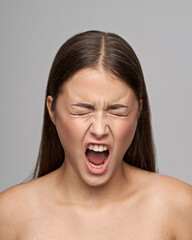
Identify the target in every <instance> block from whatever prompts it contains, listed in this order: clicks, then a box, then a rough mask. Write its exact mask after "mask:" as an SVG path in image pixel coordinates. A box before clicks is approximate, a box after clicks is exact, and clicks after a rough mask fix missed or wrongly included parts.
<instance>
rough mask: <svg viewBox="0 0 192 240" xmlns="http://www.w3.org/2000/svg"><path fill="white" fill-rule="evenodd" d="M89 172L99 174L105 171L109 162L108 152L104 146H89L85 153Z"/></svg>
mask: <svg viewBox="0 0 192 240" xmlns="http://www.w3.org/2000/svg"><path fill="white" fill-rule="evenodd" d="M85 156H86V163H87V167H88V169H89V171H91V172H92V173H96V174H100V173H102V172H104V171H105V169H106V168H107V166H108V163H109V161H107V160H108V159H109V150H108V147H107V146H106V145H102V144H101V145H97V144H89V145H88V147H87V150H86V152H85Z"/></svg>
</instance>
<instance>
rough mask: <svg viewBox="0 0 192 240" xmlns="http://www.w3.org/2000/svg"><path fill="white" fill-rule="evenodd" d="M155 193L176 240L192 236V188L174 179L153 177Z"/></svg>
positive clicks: (159, 176)
mask: <svg viewBox="0 0 192 240" xmlns="http://www.w3.org/2000/svg"><path fill="white" fill-rule="evenodd" d="M153 192H154V194H156V196H157V198H158V201H159V202H160V204H161V208H162V209H163V210H162V211H165V212H166V213H167V218H168V221H169V222H170V223H171V225H172V231H173V232H174V236H175V239H184V240H190V239H191V236H192V186H191V185H189V184H187V183H185V182H183V181H180V180H178V179H176V178H173V177H168V176H163V175H160V174H154V175H153Z"/></svg>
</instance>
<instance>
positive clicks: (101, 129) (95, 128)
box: [90, 114, 109, 139]
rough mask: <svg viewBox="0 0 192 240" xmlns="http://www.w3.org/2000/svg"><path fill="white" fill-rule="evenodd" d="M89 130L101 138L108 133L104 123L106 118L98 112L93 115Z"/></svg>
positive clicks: (106, 125)
mask: <svg viewBox="0 0 192 240" xmlns="http://www.w3.org/2000/svg"><path fill="white" fill-rule="evenodd" d="M90 132H91V134H93V135H94V136H95V137H96V138H98V139H101V138H102V137H104V136H106V135H107V134H108V133H109V127H108V124H107V123H106V119H105V117H104V116H102V114H98V115H97V116H95V117H94V119H93V122H92V124H91V127H90Z"/></svg>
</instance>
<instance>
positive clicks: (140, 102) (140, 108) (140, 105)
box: [138, 99, 143, 119]
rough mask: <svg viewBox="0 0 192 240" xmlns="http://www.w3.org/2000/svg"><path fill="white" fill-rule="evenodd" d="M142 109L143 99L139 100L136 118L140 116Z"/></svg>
mask: <svg viewBox="0 0 192 240" xmlns="http://www.w3.org/2000/svg"><path fill="white" fill-rule="evenodd" d="M142 109H143V99H140V100H139V112H138V119H139V117H140V114H141V111H142Z"/></svg>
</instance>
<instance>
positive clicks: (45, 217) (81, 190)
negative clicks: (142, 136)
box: [0, 69, 192, 240]
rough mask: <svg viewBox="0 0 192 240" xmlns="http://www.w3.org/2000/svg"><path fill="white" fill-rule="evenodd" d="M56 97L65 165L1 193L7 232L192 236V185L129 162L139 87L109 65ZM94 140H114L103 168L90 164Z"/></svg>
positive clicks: (84, 74) (0, 216)
mask: <svg viewBox="0 0 192 240" xmlns="http://www.w3.org/2000/svg"><path fill="white" fill-rule="evenodd" d="M52 100H53V99H52V97H51V96H49V97H48V98H47V107H48V110H49V114H50V118H51V120H52V122H53V123H54V124H55V126H56V129H57V131H58V135H59V137H60V140H61V143H62V145H63V147H64V149H65V156H66V157H65V161H64V164H63V165H62V166H61V167H60V168H59V169H57V170H56V171H54V172H52V173H50V174H47V175H46V176H44V177H41V178H38V179H36V180H33V181H30V182H28V183H26V184H21V185H18V186H15V187H13V188H11V189H9V190H7V191H5V192H3V193H2V194H1V195H0V239H3V240H9V239H12V240H14V239H19V240H25V239H27V240H34V239H41V240H43V239H46V240H49V239H57V240H60V239H84V240H88V239H93V240H97V239H100V240H104V239H105V240H107V239H110V240H111V239H120V240H121V239H122V240H123V239H130V240H132V239H144V240H145V239H147V240H154V239H155V240H168V239H182V240H190V239H191V236H192V191H191V186H189V185H188V184H186V183H183V182H181V181H179V180H177V179H174V178H170V177H166V176H162V175H159V174H156V173H150V172H147V171H144V170H141V169H137V168H135V167H132V166H129V165H128V164H126V163H125V162H123V161H122V158H123V155H124V153H125V151H126V149H127V148H128V147H129V146H130V144H131V141H132V139H133V137H134V133H135V129H136V126H137V120H138V117H139V114H140V111H141V108H142V100H140V102H138V100H137V99H136V97H135V94H134V92H133V91H132V89H131V88H130V87H129V86H127V85H126V84H125V83H124V82H123V81H122V80H120V79H117V78H116V77H114V76H113V75H111V74H109V73H107V72H105V71H103V70H101V69H100V70H94V69H85V70H81V71H79V72H77V73H76V74H75V75H74V76H73V77H72V78H71V79H69V80H68V81H67V82H66V83H65V84H64V85H63V88H62V89H61V92H60V94H59V96H58V99H57V101H56V106H55V108H54V110H51V106H52ZM82 103H83V104H85V103H86V105H82ZM114 106H115V107H114ZM89 142H94V143H98V144H99V143H106V144H108V145H109V146H110V161H109V165H108V167H107V169H106V171H105V172H104V173H102V174H98V175H96V174H93V173H91V172H90V171H89V170H88V168H87V167H86V164H85V160H84V153H85V148H86V146H87V143H89Z"/></svg>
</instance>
